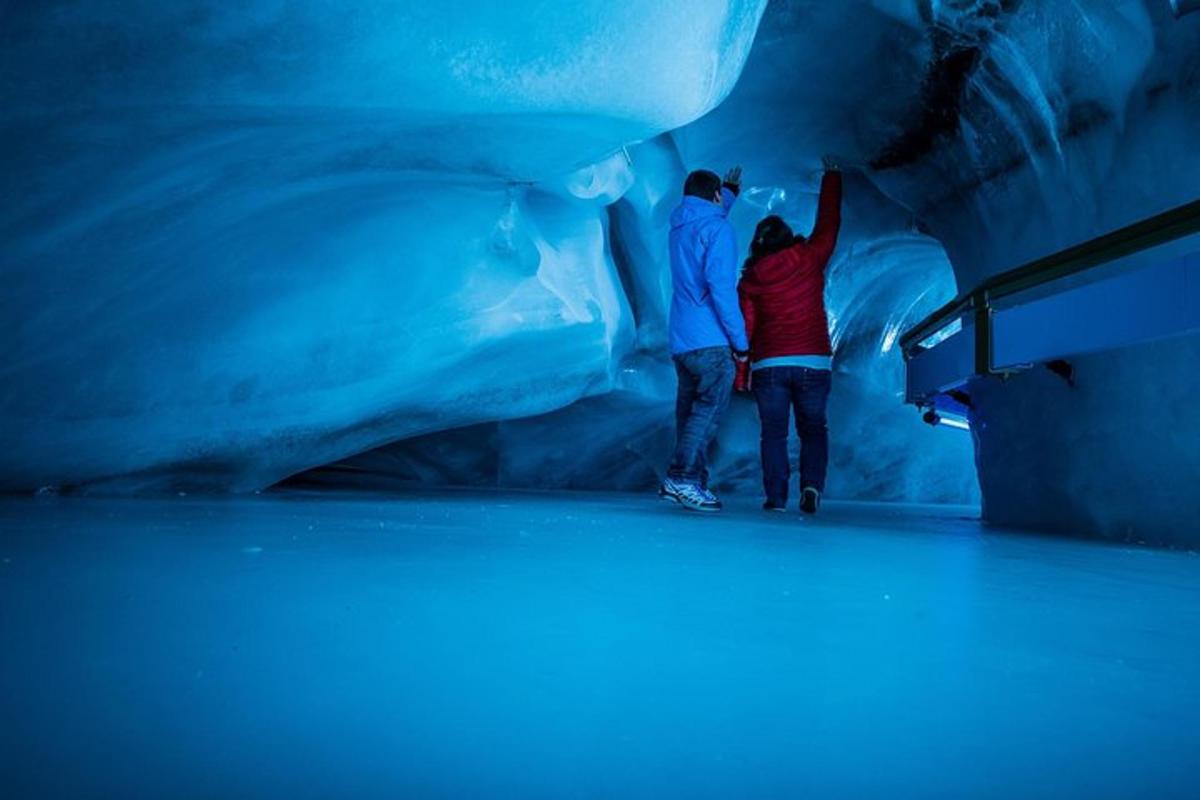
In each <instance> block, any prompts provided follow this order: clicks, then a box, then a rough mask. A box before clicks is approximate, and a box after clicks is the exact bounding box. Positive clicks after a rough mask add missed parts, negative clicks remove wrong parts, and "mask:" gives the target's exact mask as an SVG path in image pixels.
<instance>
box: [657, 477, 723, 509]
mask: <svg viewBox="0 0 1200 800" xmlns="http://www.w3.org/2000/svg"><path fill="white" fill-rule="evenodd" d="M662 488H664V491H665V493H666V494H667V495H668V497H670V495H673V499H674V501H676V503H678V504H679V505H682V506H683V507H684V509H691V510H692V511H720V510H721V501H720V500H718V499H716V495H715V494H713V493H712V492H709V491H708V489H706V488H704V487H703V486H701V485H700V483H689V482H686V481H679V480H672V479H670V477H668V479H667V480H665V481H664V482H662Z"/></svg>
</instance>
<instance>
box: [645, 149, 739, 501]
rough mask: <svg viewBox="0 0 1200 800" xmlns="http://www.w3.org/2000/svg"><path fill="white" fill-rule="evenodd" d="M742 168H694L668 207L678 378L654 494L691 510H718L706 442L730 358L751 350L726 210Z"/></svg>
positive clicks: (726, 387)
mask: <svg viewBox="0 0 1200 800" xmlns="http://www.w3.org/2000/svg"><path fill="white" fill-rule="evenodd" d="M741 172H742V170H741V168H740V167H734V168H733V169H731V170H730V171H729V173H728V174H727V175H726V176H725V180H724V181H722V180H721V178H720V177H718V176H717V174H716V173H715V172H709V171H708V170H697V171H696V172H693V173H692V174H690V175H688V177H687V181H686V182H685V183H684V185H683V195H684V197H683V202H682V203H680V204H679V206H678V207H677V208H676V209H675V211H674V212H672V214H671V236H670V250H671V284H672V291H671V325H670V328H671V357H672V358H673V359H674V361H675V372H676V374H677V375H678V377H679V390H678V393H677V394H676V399H675V452H674V455H673V456H672V457H671V465H670V467H669V468H668V470H667V477H666V480H664V481H663V484H662V487H661V488H660V489H659V495H660V496H661V497H663V498H664V499H667V500H672V501H674V502H676V503H679V504H680V505H682V506H684V507H685V508H690V509H693V510H696V511H719V510H720V509H721V501H720V500H718V499H717V497H716V495H714V494H713V493H712V492H711V491H709V489H708V466H707V452H708V446H709V444H710V443H711V442H712V440H713V437H714V436H716V433H717V427H718V426H719V425H720V422H721V416H722V415H723V414H724V413H725V409H726V408H727V407H728V406H729V395H730V393H731V392H732V390H733V377H734V371H735V365H734V361H735V359H738V360H745V359H746V357H747V355H748V353H747V351H748V350H749V349H750V345H749V343H748V342H747V340H746V325H745V323H744V322H743V321H742V312H741V309H740V308H739V307H738V294H737V280H738V249H737V240H736V237H735V236H734V233H733V226H732V225H731V224H730V223H729V220H728V218H727V217H728V216H729V209H730V208H731V207H732V206H733V202H734V200H735V199H736V197H737V194H738V191H739V190H740V188H741Z"/></svg>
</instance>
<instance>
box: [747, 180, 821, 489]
mask: <svg viewBox="0 0 1200 800" xmlns="http://www.w3.org/2000/svg"><path fill="white" fill-rule="evenodd" d="M841 203H842V176H841V173H840V172H839V171H838V170H837V168H836V166H834V165H833V163H832V161H831V160H829V159H827V160H826V172H825V176H824V177H823V178H822V180H821V196H820V199H819V201H818V210H817V222H816V225H815V226H814V228H813V232H812V235H811V236H810V237H809V238H808V239H805V238H803V237H798V236H794V235H793V234H792V231H791V228H790V227H788V225H787V223H786V222H784V221H783V220H782V219H780V218H779V217H775V216H771V217H767V218H766V219H764V220H763V221H762V222H760V223H759V224H758V228H757V229H756V230H755V236H754V242H753V244H752V245H751V256H750V259H749V260H748V261H747V263H746V269H745V271H744V273H743V275H742V280H741V282H740V283H739V284H738V296H739V301H740V304H741V310H742V315H743V316H744V318H745V321H746V332H747V335H748V336H749V339H750V358H751V362H752V363H751V365H750V374H751V380H750V382H751V384H752V386H753V391H754V396H755V400H756V401H757V402H758V412H759V419H760V421H761V423H762V464H763V490H764V492H765V494H766V502H765V503H764V504H763V507H764V508H766V509H768V510H772V511H781V510H784V509H785V508H786V506H787V495H788V483H789V481H790V474H791V471H790V466H789V464H788V455H787V438H788V425H789V416H790V413H789V412H794V414H795V418H796V431H797V433H799V435H800V486H801V490H802V491H801V494H802V497H801V506H800V507H801V509H802V510H803V511H806V512H809V513H812V512H815V511H816V510H817V507H818V505H819V502H820V497H821V493H822V492H824V491H825V473H826V469H827V466H828V460H829V434H828V428H827V424H826V413H825V408H826V404H827V402H828V399H829V390H830V386H831V378H832V367H833V349H832V346H831V343H830V340H829V323H828V320H827V318H826V314H825V268H826V267H827V266H828V264H829V259H830V257H831V256H832V255H833V250H834V247H835V246H836V245H837V236H838V229H839V228H840V226H841ZM741 380H742V377H741V376H740V375H739V383H740V382H741Z"/></svg>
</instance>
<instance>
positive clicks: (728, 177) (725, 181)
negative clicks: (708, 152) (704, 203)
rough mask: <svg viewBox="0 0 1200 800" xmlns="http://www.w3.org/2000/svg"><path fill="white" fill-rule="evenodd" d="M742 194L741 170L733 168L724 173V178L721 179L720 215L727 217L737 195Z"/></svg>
mask: <svg viewBox="0 0 1200 800" xmlns="http://www.w3.org/2000/svg"><path fill="white" fill-rule="evenodd" d="M741 193H742V168H741V167H733V168H732V169H730V170H729V172H726V173H725V177H724V178H722V179H721V214H722V215H724V216H726V217H728V216H729V212H730V211H732V210H733V204H734V203H736V202H737V198H738V195H739V194H741Z"/></svg>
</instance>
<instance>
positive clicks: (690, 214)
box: [671, 195, 724, 228]
mask: <svg viewBox="0 0 1200 800" xmlns="http://www.w3.org/2000/svg"><path fill="white" fill-rule="evenodd" d="M723 210H724V209H723V207H722V206H719V205H717V204H716V203H714V202H712V201H711V200H705V199H703V198H701V197H693V196H691V195H688V196H686V197H684V198H683V202H682V203H680V204H679V205H677V206H675V210H674V211H672V212H671V227H672V228H682V227H683V226H684V225H690V224H691V223H693V222H699V221H700V220H703V219H707V218H709V217H720V216H722V212H723Z"/></svg>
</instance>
